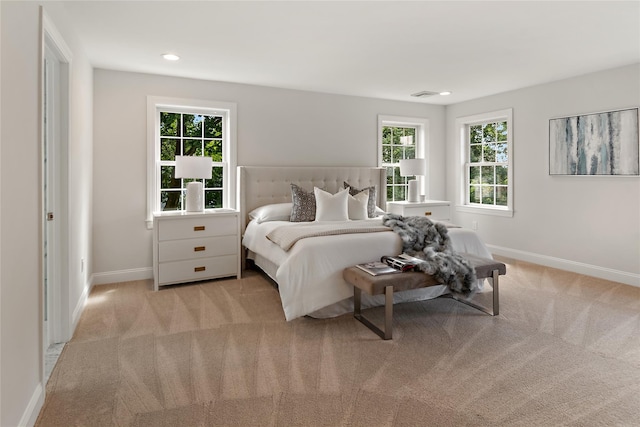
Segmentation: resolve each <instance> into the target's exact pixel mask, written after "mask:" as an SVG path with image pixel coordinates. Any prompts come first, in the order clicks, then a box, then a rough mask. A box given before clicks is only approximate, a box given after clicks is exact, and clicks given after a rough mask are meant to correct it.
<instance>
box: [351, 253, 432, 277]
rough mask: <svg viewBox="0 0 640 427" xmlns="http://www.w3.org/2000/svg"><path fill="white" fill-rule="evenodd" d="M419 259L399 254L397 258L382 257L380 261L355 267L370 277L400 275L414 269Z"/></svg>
mask: <svg viewBox="0 0 640 427" xmlns="http://www.w3.org/2000/svg"><path fill="white" fill-rule="evenodd" d="M420 261H421V260H420V259H419V258H414V257H412V256H410V255H406V254H401V255H398V256H386V255H385V256H383V257H382V258H380V261H379V262H378V261H374V262H367V263H364V264H358V265H356V267H358V268H360V269H361V270H364V271H366V272H367V273H369V274H371V275H372V276H378V275H380V274H390V273H402V272H405V271H412V270H413V269H414V267H415V266H416V265H417V264H418V263H419V262H420Z"/></svg>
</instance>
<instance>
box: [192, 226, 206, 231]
mask: <svg viewBox="0 0 640 427" xmlns="http://www.w3.org/2000/svg"><path fill="white" fill-rule="evenodd" d="M193 231H204V225H196V226H195V227H193Z"/></svg>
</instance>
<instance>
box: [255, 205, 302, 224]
mask: <svg viewBox="0 0 640 427" xmlns="http://www.w3.org/2000/svg"><path fill="white" fill-rule="evenodd" d="M292 207H293V203H274V204H271V205H264V206H260V207H259V208H255V209H254V210H252V211H251V212H249V219H254V220H256V222H257V223H258V224H261V223H263V222H267V221H289V218H291V208H292Z"/></svg>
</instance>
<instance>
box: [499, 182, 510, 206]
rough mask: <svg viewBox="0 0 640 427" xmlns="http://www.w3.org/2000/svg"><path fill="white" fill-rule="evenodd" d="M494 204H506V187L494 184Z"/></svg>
mask: <svg viewBox="0 0 640 427" xmlns="http://www.w3.org/2000/svg"><path fill="white" fill-rule="evenodd" d="M496 205H498V206H507V205H508V203H507V187H504V186H496Z"/></svg>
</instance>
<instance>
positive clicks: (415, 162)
mask: <svg viewBox="0 0 640 427" xmlns="http://www.w3.org/2000/svg"><path fill="white" fill-rule="evenodd" d="M426 174H427V163H426V162H425V161H424V159H403V160H400V175H401V176H422V175H426ZM407 185H408V190H409V191H408V194H407V201H408V202H417V201H418V200H419V198H420V197H419V195H418V192H419V190H418V180H417V179H412V180H409V182H408V183H407Z"/></svg>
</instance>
